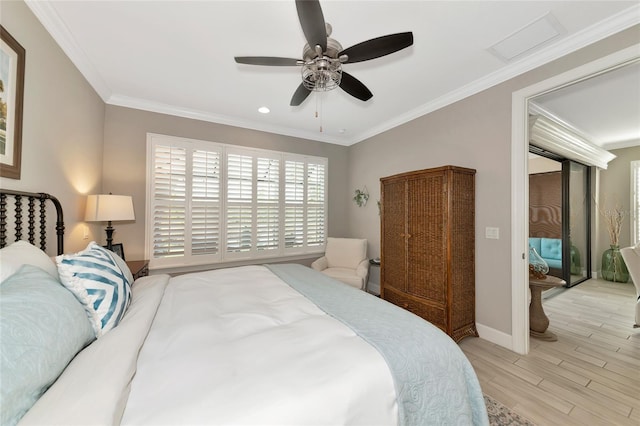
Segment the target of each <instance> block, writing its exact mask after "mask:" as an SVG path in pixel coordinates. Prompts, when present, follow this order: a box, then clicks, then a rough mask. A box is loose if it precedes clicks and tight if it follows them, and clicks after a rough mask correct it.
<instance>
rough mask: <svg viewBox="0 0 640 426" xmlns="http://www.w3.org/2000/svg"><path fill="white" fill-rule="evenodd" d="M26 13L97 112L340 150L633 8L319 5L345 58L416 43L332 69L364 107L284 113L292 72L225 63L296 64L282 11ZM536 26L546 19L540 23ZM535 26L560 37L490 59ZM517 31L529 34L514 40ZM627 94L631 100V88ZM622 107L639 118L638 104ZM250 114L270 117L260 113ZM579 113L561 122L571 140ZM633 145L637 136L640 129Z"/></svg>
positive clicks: (312, 100)
mask: <svg viewBox="0 0 640 426" xmlns="http://www.w3.org/2000/svg"><path fill="white" fill-rule="evenodd" d="M27 4H28V5H29V7H30V8H31V9H32V10H33V12H34V13H35V14H36V16H37V17H38V18H39V19H40V21H41V22H42V23H43V25H44V26H45V28H47V30H48V31H49V32H50V33H51V34H52V36H53V37H54V38H55V39H56V41H57V42H58V43H59V44H60V46H61V47H62V48H63V50H64V51H65V52H66V53H67V55H68V56H69V57H70V58H71V60H72V61H73V62H74V63H75V65H76V66H77V67H78V69H79V70H80V71H81V72H82V73H83V74H84V75H85V77H86V78H87V80H88V81H89V83H90V84H91V85H92V86H93V87H94V88H95V90H96V91H97V93H98V94H99V95H100V96H101V97H102V98H103V99H104V101H105V102H107V103H109V104H114V105H122V106H128V107H132V108H139V109H144V110H150V111H156V112H163V113H168V114H174V115H179V116H183V117H190V118H196V119H201V120H207V121H212V122H218V123H224V124H229V125H234V126H241V127H247V128H252V129H258V130H264V131H268V132H274V133H279V134H284V135H291V136H297V137H302V138H307V139H313V140H319V141H324V142H330V143H337V144H342V145H351V144H353V143H356V142H359V141H361V140H363V139H366V138H367V137H370V136H373V135H375V134H378V133H380V132H383V131H385V130H388V129H390V128H393V127H395V126H397V125H399V124H402V123H404V122H407V121H409V120H411V119H414V118H416V117H419V116H421V115H423V114H426V113H428V112H431V111H433V110H436V109H438V108H441V107H442V106H445V105H447V104H449V103H452V102H455V101H457V100H459V99H462V98H464V97H466V96H469V95H471V94H474V93H477V92H479V91H481V90H484V89H486V88H488V87H491V86H493V85H495V84H498V83H500V82H502V81H505V80H507V79H509V78H512V77H513V76H516V75H518V74H521V73H523V72H526V71H528V70H530V69H533V68H535V67H537V66H539V65H541V64H543V63H546V62H549V61H551V60H553V59H555V58H558V57H560V56H563V55H565V54H567V53H569V52H572V51H574V50H577V49H579V48H581V47H583V46H586V45H588V44H591V43H593V42H595V41H597V40H600V39H602V38H604V37H607V36H609V35H611V34H614V33H616V32H619V31H621V30H623V29H626V28H629V27H630V26H632V25H636V24H638V23H640V3H638V1H469V2H459V1H439V2H438V1H332V0H324V1H322V2H321V5H322V9H323V12H324V17H325V20H326V21H327V22H329V23H330V24H331V25H332V26H333V34H332V37H333V38H335V39H337V40H338V41H339V42H340V43H341V44H342V46H343V47H344V48H347V47H349V46H352V45H354V44H356V43H359V42H361V41H364V40H368V39H370V38H374V37H378V36H381V35H386V34H391V33H397V32H405V31H413V35H414V45H413V46H411V47H410V48H408V49H404V50H402V51H400V52H397V53H394V54H392V55H389V56H386V57H383V58H379V59H375V60H371V61H367V62H361V63H354V64H346V65H345V66H344V70H345V71H347V72H349V73H350V74H352V75H353V76H355V77H356V78H358V79H359V80H361V81H362V82H363V83H364V84H365V85H366V86H367V87H368V88H369V89H370V90H371V91H372V92H373V94H374V96H373V98H372V99H371V100H369V101H367V102H362V101H359V100H357V99H354V98H352V97H351V96H349V95H347V94H346V93H345V92H343V91H342V90H340V89H337V90H334V91H330V92H326V93H324V94H322V95H316V94H312V96H310V97H309V98H307V101H306V102H304V103H303V104H302V105H301V106H299V107H291V106H289V101H290V99H291V96H292V95H293V92H294V91H295V89H296V88H297V86H298V85H299V84H300V81H301V80H300V70H299V69H298V67H259V66H249V65H239V64H236V63H235V62H234V59H233V58H234V56H282V57H291V58H300V57H301V56H302V48H303V45H304V44H305V38H304V34H303V32H302V30H301V28H300V24H299V22H298V17H297V13H296V7H295V3H294V1H293V0H287V1H284V0H281V1H57V0H56V1H33V0H27ZM544 17H547V18H548V19H549V20H548V21H540V19H541V18H544ZM534 22H538V23H540V22H543V23H544V22H548V23H549V24H548V25H547V27H549V28H547V30H549V29H551V30H558V35H557V36H555V37H553V38H551V39H550V40H547V41H546V42H544V43H543V44H541V45H538V46H534V47H530V46H529V47H530V48H529V49H528V50H526V51H525V52H524V53H522V54H521V55H519V56H516V57H515V58H513V59H511V60H510V61H506V60H503V59H501V58H500V57H498V56H497V55H495V54H494V53H492V50H490V49H489V48H491V47H492V46H494V45H495V44H496V43H498V42H501V41H502V40H504V39H505V38H507V37H509V36H510V35H513V34H514V33H516V32H518V31H520V30H522V29H524V28H525V27H527V26H528V25H529V24H531V23H534ZM522 34H527V33H526V32H524V33H518V34H517V35H522ZM533 35H534V36H535V34H533ZM531 41H532V37H531V34H529V36H527V37H521V38H520V39H519V41H517V43H515V45H513V44H512V45H511V48H514V47H515V48H517V47H519V46H523V48H524V46H525V44H523V43H531ZM639 76H640V75H639V74H638V68H637V67H636V68H635V71H634V74H632V76H631V77H630V78H632V79H636V82H637V80H638V78H640V77H639ZM575 87H576V88H577V87H578V86H575ZM635 87H636V86H634V88H635ZM574 90H575V88H574ZM625 93H626V94H629V93H631V94H635V95H638V91H635V92H634V91H629V90H627V91H625ZM580 96H581V94H580V91H579V90H578V91H577V93H575V92H574V93H572V94H571V97H572V98H573V99H575V102H577V103H578V104H579V105H584V99H582V98H581V97H580ZM599 100H600V101H602V97H600V98H599ZM575 102H573V101H567V100H566V99H564V98H563V99H560V98H558V99H556V98H554V97H549V98H548V99H547V100H545V102H544V105H543V106H544V107H545V108H548V109H551V110H554V111H555V112H556V113H557V114H563V113H564V111H576V112H578V111H583V110H580V109H574V108H575ZM628 102H630V103H631V105H632V106H633V105H634V102H635V107H637V106H638V105H639V104H640V98H638V97H636V98H632V99H631V100H630V101H628ZM261 106H267V107H268V108H270V109H271V113H270V114H260V113H259V112H258V108H259V107H261ZM316 111H318V113H319V118H316V117H315V115H316ZM634 111H636V114H637V109H635V110H634ZM581 116H582V114H581V113H579V114H577V116H573V115H572V116H571V117H570V118H568V119H567V120H568V121H570V122H571V124H572V125H574V126H575V127H577V128H578V129H580V126H581V125H582V124H583V123H582V121H581V118H580V117H581ZM636 117H638V115H636ZM590 120H591V121H593V118H590ZM636 121H637V120H636ZM320 127H322V130H323V131H322V132H320ZM584 132H585V133H587V134H590V135H593V136H594V137H595V138H596V139H598V141H601V142H604V143H612V142H611V141H610V139H611V138H610V136H608V135H602V134H600V133H599V132H598V131H597V130H594V129H593V128H591V127H589V128H586V130H585V131H584ZM624 137H625V138H627V135H625V136H624ZM635 137H636V138H640V130H639V129H636V136H635ZM613 139H615V138H613ZM598 141H596V142H598ZM617 142H619V141H614V142H613V143H617Z"/></svg>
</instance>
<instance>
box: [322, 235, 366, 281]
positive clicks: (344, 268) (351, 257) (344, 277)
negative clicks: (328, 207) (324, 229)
mask: <svg viewBox="0 0 640 426" xmlns="http://www.w3.org/2000/svg"><path fill="white" fill-rule="evenodd" d="M311 267H312V268H313V269H315V270H316V271H320V272H322V273H323V274H326V275H328V276H330V277H331V278H334V279H336V280H338V281H342V282H343V283H345V284H348V285H350V286H353V287H356V288H359V289H361V290H364V289H365V286H366V285H367V279H368V277H369V259H368V258H367V240H365V239H356V238H331V237H329V238H327V246H326V248H325V253H324V256H322V257H321V258H319V259H317V260H316V261H314V262H313V263H312V264H311Z"/></svg>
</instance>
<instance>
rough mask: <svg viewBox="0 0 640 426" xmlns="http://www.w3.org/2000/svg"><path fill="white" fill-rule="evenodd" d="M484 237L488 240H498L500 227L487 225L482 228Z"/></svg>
mask: <svg viewBox="0 0 640 426" xmlns="http://www.w3.org/2000/svg"><path fill="white" fill-rule="evenodd" d="M484 237H485V238H487V239H489V240H499V239H500V228H493V227H490V226H487V227H486V228H484Z"/></svg>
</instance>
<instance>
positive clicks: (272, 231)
mask: <svg viewBox="0 0 640 426" xmlns="http://www.w3.org/2000/svg"><path fill="white" fill-rule="evenodd" d="M256 192H257V194H256V195H257V197H256V204H257V230H256V239H257V240H256V249H257V250H258V251H259V252H267V251H272V250H277V249H278V247H279V246H280V160H279V159H276V158H264V157H258V159H257V191H256Z"/></svg>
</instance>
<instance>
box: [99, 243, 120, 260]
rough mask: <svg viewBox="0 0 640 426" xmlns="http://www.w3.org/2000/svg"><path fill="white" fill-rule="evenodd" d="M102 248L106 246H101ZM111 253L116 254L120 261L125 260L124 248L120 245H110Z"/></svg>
mask: <svg viewBox="0 0 640 426" xmlns="http://www.w3.org/2000/svg"><path fill="white" fill-rule="evenodd" d="M102 247H104V248H107V246H102ZM111 251H112V252H114V253H115V254H117V255H118V256H120V259H122V260H125V258H124V247H123V246H122V243H118V244H111Z"/></svg>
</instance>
